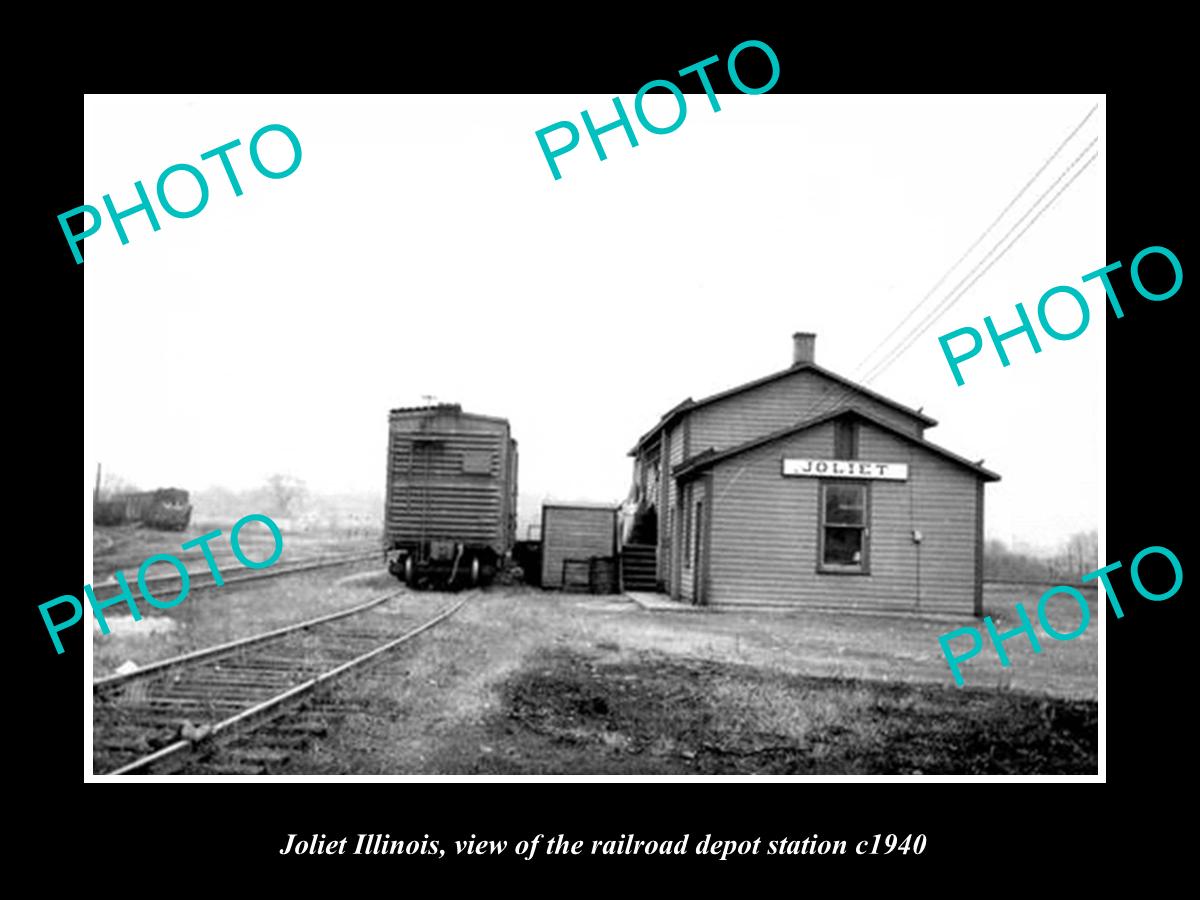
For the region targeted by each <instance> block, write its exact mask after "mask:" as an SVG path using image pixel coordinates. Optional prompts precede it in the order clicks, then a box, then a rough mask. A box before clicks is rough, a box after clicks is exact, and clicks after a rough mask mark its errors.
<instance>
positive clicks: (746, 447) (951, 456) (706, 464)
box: [671, 404, 1000, 481]
mask: <svg viewBox="0 0 1200 900" xmlns="http://www.w3.org/2000/svg"><path fill="white" fill-rule="evenodd" d="M845 415H852V416H857V417H858V418H860V419H863V420H865V421H867V422H870V423H871V424H872V425H874V426H876V427H877V428H882V429H883V430H884V431H886V432H888V433H889V434H893V435H895V436H896V437H899V438H903V439H904V440H906V441H908V442H909V443H911V444H916V445H917V446H918V447H923V448H924V449H926V450H928V451H930V452H931V453H935V454H937V455H938V456H941V457H943V458H945V459H948V460H950V461H951V462H953V463H957V464H958V465H960V466H964V467H966V468H968V469H970V470H971V471H972V472H974V473H975V474H976V475H978V476H979V477H980V478H982V479H983V480H984V481H999V480H1000V476H999V475H997V474H996V473H995V472H993V471H991V470H990V469H985V468H984V467H983V466H981V465H979V463H973V462H971V461H970V460H968V459H964V458H963V457H961V456H959V455H958V454H957V453H951V452H950V451H949V450H947V449H946V448H945V447H939V446H938V445H937V444H933V443H930V442H929V441H927V440H925V439H924V438H919V437H916V436H914V435H911V434H907V433H906V432H903V431H901V430H899V429H898V428H894V427H893V426H891V425H889V424H888V423H887V422H884V421H883V420H882V419H877V418H876V417H875V416H873V415H871V414H870V413H868V412H866V411H865V410H862V409H860V408H859V407H857V406H854V405H853V404H847V405H844V406H840V407H838V408H837V409H835V410H833V411H832V412H828V413H825V414H824V415H821V416H816V417H814V418H812V419H808V420H806V421H804V422H799V423H797V424H795V425H792V426H790V427H788V428H784V429H782V430H780V431H774V432H771V433H770V434H766V435H763V436H762V437H760V438H755V439H754V440H752V441H746V442H745V443H744V444H738V445H737V446H736V447H730V448H729V449H728V450H722V451H720V452H719V453H718V452H717V451H715V450H713V449H711V448H710V449H708V450H704V451H702V452H700V453H697V454H696V455H695V456H693V457H691V458H690V459H686V460H684V461H683V462H681V463H679V464H678V465H677V466H675V467H674V468H673V469H672V470H671V473H672V474H673V475H674V476H675V477H676V478H680V479H686V478H690V477H691V476H693V475H696V474H698V473H699V472H702V471H704V470H706V469H709V468H711V467H712V466H714V465H716V464H717V463H719V462H723V461H724V460H727V459H730V458H731V457H734V456H739V455H741V454H743V453H746V452H748V451H750V450H756V449H758V448H759V447H762V446H765V445H767V444H770V443H773V442H775V441H781V440H784V439H785V438H789V437H791V436H792V435H794V434H799V433H800V432H802V431H807V430H808V429H809V428H813V427H815V426H817V425H821V424H823V423H825V422H829V421H831V420H833V419H837V418H840V417H841V416H845Z"/></svg>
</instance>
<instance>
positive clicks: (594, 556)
mask: <svg viewBox="0 0 1200 900" xmlns="http://www.w3.org/2000/svg"><path fill="white" fill-rule="evenodd" d="M616 556H617V505H616V504H611V503H606V504H600V503H546V504H543V505H542V587H544V588H566V589H570V590H591V591H593V592H596V593H612V592H614V591H616V589H617V586H616V579H615V577H614V575H613V574H612V573H614V572H615V564H616Z"/></svg>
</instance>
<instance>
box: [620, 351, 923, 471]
mask: <svg viewBox="0 0 1200 900" xmlns="http://www.w3.org/2000/svg"><path fill="white" fill-rule="evenodd" d="M805 371H809V372H816V373H817V374H818V375H824V376H825V377H826V378H828V379H830V380H831V381H836V382H837V383H838V384H840V385H842V386H843V387H847V388H850V389H851V390H853V391H856V392H857V393H860V394H862V395H863V396H865V397H870V398H871V399H872V400H877V401H879V402H880V403H883V404H886V405H887V406H890V407H892V408H893V409H897V410H899V411H900V412H903V413H907V414H908V415H910V416H912V417H913V418H914V419H916V420H918V421H919V422H921V423H923V424H924V425H925V427H927V428H932V427H933V426H934V425H936V424H937V419H932V418H930V417H929V416H927V415H925V414H924V413H922V412H919V411H918V410H915V409H910V408H909V407H907V406H905V405H904V404H903V403H897V402H896V401H895V400H891V399H889V398H887V397H885V396H883V395H882V394H877V393H875V392H874V391H873V390H871V389H870V388H866V387H863V386H862V385H861V384H856V383H855V382H853V381H851V380H850V379H849V378H843V377H842V376H841V375H838V374H837V373H836V372H830V371H829V370H828V369H824V368H822V367H821V366H818V365H817V364H816V363H812V362H809V363H796V364H795V365H793V366H789V367H788V368H786V369H782V370H780V371H778V372H773V373H771V374H770V375H767V376H765V377H763V378H756V379H755V380H754V381H747V382H746V383H745V384H741V385H738V386H737V387H734V388H729V389H728V390H725V391H721V392H720V393H718V394H713V395H711V396H709V397H705V398H704V399H703V400H693V399H692V398H691V397H688V398H687V399H686V400H684V401H683V402H682V403H680V404H678V405H677V406H674V407H672V408H671V409H669V410H667V411H666V412H665V413H663V416H662V418H661V419H659V420H658V424H657V425H655V426H654V427H653V428H651V429H650V430H649V431H647V432H646V433H645V434H643V435H642V436H641V437H640V438H638V442H637V443H636V444H635V445H634V447H633V449H632V450H630V451H629V455H630V456H636V455H637V453H638V451H639V450H641V449H642V447H644V446H645V445H646V444H648V443H649V442H650V441H651V440H652V439H653V438H654V437H655V436H657V435H658V433H659V432H661V431H662V430H663V429H664V428H666V427H667V426H668V425H670V424H671V423H672V422H675V421H677V420H678V419H680V418H681V417H682V416H683V414H684V413H687V412H690V411H691V410H693V409H699V408H700V407H702V406H708V405H709V404H710V403H716V402H717V401H718V400H724V399H725V398H726V397H733V396H735V395H737V394H740V393H742V392H744V391H749V390H753V389H754V388H757V387H762V386H763V385H765V384H771V383H772V382H775V381H780V380H782V379H784V378H787V377H788V376H789V375H795V374H796V373H797V372H805Z"/></svg>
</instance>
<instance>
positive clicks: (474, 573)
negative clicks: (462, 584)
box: [471, 556, 479, 587]
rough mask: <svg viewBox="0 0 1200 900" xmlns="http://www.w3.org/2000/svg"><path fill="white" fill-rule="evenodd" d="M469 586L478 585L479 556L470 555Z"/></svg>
mask: <svg viewBox="0 0 1200 900" xmlns="http://www.w3.org/2000/svg"><path fill="white" fill-rule="evenodd" d="M471 587H479V557H478V556H472V557H471Z"/></svg>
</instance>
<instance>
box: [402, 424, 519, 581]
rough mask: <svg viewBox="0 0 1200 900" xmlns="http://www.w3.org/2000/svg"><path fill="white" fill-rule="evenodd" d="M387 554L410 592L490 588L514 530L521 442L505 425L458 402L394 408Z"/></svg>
mask: <svg viewBox="0 0 1200 900" xmlns="http://www.w3.org/2000/svg"><path fill="white" fill-rule="evenodd" d="M387 459H388V468H387V495H386V497H385V501H384V525H383V533H384V552H385V554H386V557H387V563H388V570H389V571H390V572H391V573H392V574H393V575H395V576H396V577H398V578H400V579H401V580H402V581H404V582H405V583H406V584H408V585H410V586H412V587H452V588H458V587H464V586H467V585H470V586H474V585H480V584H486V583H487V582H489V581H490V580H491V579H492V578H493V577H494V576H495V574H496V572H497V570H499V569H500V568H502V567H503V566H504V565H505V564H506V562H507V560H508V559H509V557H510V553H511V551H512V547H513V542H514V540H515V538H516V525H517V442H516V441H515V440H513V439H512V434H511V430H510V428H509V424H508V420H507V419H500V418H496V417H493V416H482V415H476V414H474V413H465V412H463V411H462V407H461V406H460V405H458V404H456V403H444V404H438V405H436V406H419V407H408V408H403V409H393V410H392V411H391V414H390V416H389V423H388V454H387Z"/></svg>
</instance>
